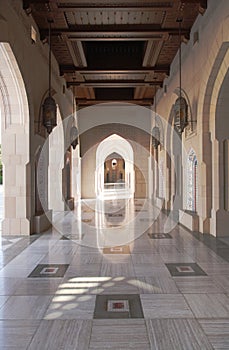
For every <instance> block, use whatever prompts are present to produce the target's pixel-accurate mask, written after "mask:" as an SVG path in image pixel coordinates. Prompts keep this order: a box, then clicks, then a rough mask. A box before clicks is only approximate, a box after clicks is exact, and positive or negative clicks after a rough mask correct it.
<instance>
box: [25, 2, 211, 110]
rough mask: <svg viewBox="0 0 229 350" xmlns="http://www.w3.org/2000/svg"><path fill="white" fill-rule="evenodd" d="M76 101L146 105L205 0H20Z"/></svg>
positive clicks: (203, 7)
mask: <svg viewBox="0 0 229 350" xmlns="http://www.w3.org/2000/svg"><path fill="white" fill-rule="evenodd" d="M22 2H23V8H24V10H25V11H26V12H27V13H28V14H32V16H33V18H34V20H35V21H36V23H37V25H38V28H39V30H40V38H41V40H42V42H43V43H44V44H45V43H46V42H47V40H48V28H49V23H48V22H49V21H50V20H51V21H52V24H51V27H52V32H51V35H52V51H53V53H54V55H55V57H56V59H57V62H58V63H59V67H60V75H63V76H64V77H65V79H66V84H67V87H68V88H72V90H73V92H74V94H75V98H76V102H77V103H78V105H82V106H87V105H92V104H95V103H99V102H103V101H129V102H133V103H136V104H142V105H147V104H148V105H150V104H152V102H153V98H154V95H155V91H156V90H157V89H158V88H160V87H161V86H162V85H163V80H164V78H165V77H166V76H168V75H169V72H170V65H171V62H172V60H173V58H174V57H175V55H176V53H177V50H178V49H179V46H180V38H179V23H178V19H181V20H182V23H181V38H182V40H185V42H187V40H189V36H190V31H191V27H192V25H193V23H194V21H195V19H196V18H197V16H198V15H204V11H205V9H206V8H207V0H182V1H180V0H173V1H163V0H158V1H154V0H148V1H147V0H122V1H120V0H118V1H114V0H92V1H88V0H71V1H68V0H24V1H22Z"/></svg>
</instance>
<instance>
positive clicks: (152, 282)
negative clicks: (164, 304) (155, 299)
mask: <svg viewBox="0 0 229 350" xmlns="http://www.w3.org/2000/svg"><path fill="white" fill-rule="evenodd" d="M132 284H133V285H135V286H137V287H138V288H139V291H140V294H164V293H167V294H174V293H175V294H177V293H179V290H178V288H177V286H176V284H175V282H174V280H173V279H172V278H171V277H169V276H168V277H167V276H160V275H158V276H154V277H137V278H135V279H133V280H132Z"/></svg>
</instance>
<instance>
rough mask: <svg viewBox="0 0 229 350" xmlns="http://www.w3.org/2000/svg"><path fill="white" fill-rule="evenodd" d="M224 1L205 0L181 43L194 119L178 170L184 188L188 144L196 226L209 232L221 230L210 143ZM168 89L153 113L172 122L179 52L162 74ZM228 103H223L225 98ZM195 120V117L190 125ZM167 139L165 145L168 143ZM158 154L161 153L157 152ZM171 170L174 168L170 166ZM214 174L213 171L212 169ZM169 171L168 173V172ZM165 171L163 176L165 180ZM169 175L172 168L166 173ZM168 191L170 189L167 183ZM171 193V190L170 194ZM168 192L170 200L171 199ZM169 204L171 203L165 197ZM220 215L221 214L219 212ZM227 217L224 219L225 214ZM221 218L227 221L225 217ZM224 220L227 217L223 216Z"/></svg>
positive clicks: (222, 58)
mask: <svg viewBox="0 0 229 350" xmlns="http://www.w3.org/2000/svg"><path fill="white" fill-rule="evenodd" d="M228 16H229V2H228V1H227V0H225V1H220V2H216V1H214V0H209V1H208V9H207V11H206V12H205V14H204V16H201V15H199V17H198V18H197V20H196V22H195V24H194V26H193V28H192V31H191V36H190V40H189V42H188V43H187V44H184V43H183V44H182V94H183V96H184V97H185V98H186V100H187V102H188V104H189V112H190V118H192V120H193V121H194V123H193V126H196V131H195V132H193V133H191V134H189V135H187V132H184V133H183V135H182V157H183V164H182V171H183V183H182V185H183V186H182V187H183V189H185V181H186V176H185V175H186V168H185V166H186V155H187V154H188V152H189V151H190V149H193V150H194V151H195V153H196V155H197V160H198V174H197V175H198V201H197V202H198V208H197V214H198V216H199V230H200V231H201V232H206V233H209V232H210V233H212V234H214V235H217V234H219V235H225V234H226V233H222V232H221V233H220V232H217V229H216V227H217V223H216V220H217V219H216V214H215V213H216V211H217V204H216V203H215V204H214V202H216V199H214V198H216V197H217V198H218V197H219V190H218V189H219V187H220V184H219V179H218V176H216V173H218V171H219V170H218V169H219V165H218V164H217V162H218V161H217V159H218V154H219V153H218V152H219V151H217V149H218V146H217V145H216V144H215V143H216V142H215V120H216V118H217V115H216V111H215V109H216V104H217V98H218V94H219V89H220V87H221V85H222V82H223V79H224V77H225V74H226V72H227V69H228V58H227V56H228V47H229V45H228V44H229V31H228V27H229V25H228V21H229V20H228V18H229V17H228ZM196 32H198V35H199V40H198V41H197V42H195V43H194V34H195V33H196ZM165 84H166V85H167V94H166V96H164V95H163V91H162V90H161V91H160V92H159V93H158V106H157V108H158V113H159V114H160V115H161V116H162V117H163V118H164V119H165V120H166V121H168V120H169V119H170V122H171V123H172V124H173V119H172V118H171V111H172V108H173V105H174V103H175V100H176V98H177V92H178V87H179V75H178V55H177V56H176V57H175V60H174V62H173V64H172V66H171V73H170V76H169V78H167V79H166V81H165ZM227 105H228V104H227ZM195 121H197V123H196V125H195ZM169 129H170V128H167V129H166V130H165V138H166V135H168V137H167V140H166V142H167V148H170V150H169V151H171V153H172V156H170V158H171V161H173V150H172V148H173V146H172V137H171V132H170V131H169ZM168 145H169V147H168ZM159 157H160V155H159ZM173 172H174V171H173ZM214 174H215V175H214ZM168 175H169V173H168ZM168 175H167V182H168ZM170 176H172V177H174V174H173V173H172V174H170ZM170 191H171V192H173V189H171V188H170ZM171 198H172V194H171ZM171 198H170V201H171ZM170 204H171V206H172V203H170ZM182 209H185V193H183V208H182ZM224 220H226V219H225V215H224ZM227 220H228V219H227ZM227 220H226V221H225V222H228V221H227ZM228 223H229V222H228Z"/></svg>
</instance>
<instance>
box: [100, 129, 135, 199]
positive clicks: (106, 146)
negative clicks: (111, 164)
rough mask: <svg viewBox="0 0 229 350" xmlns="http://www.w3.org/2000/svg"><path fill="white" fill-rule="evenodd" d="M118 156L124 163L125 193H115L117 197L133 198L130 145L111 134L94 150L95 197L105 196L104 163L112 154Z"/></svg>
mask: <svg viewBox="0 0 229 350" xmlns="http://www.w3.org/2000/svg"><path fill="white" fill-rule="evenodd" d="M112 153H117V154H119V155H120V156H121V157H122V158H123V159H124V161H125V193H124V192H123V193H121V192H120V191H116V195H117V196H125V197H133V196H134V192H135V179H134V152H133V148H132V146H131V145H130V143H129V142H128V141H127V140H125V139H124V138H122V137H121V136H118V135H117V134H113V135H111V136H109V137H107V138H106V139H105V140H103V141H102V142H101V143H100V144H99V146H98V147H97V150H96V176H95V178H96V184H95V185H96V186H95V187H96V196H97V197H99V198H103V197H104V195H106V190H105V189H104V162H105V160H106V158H107V157H108V156H109V155H110V154H112Z"/></svg>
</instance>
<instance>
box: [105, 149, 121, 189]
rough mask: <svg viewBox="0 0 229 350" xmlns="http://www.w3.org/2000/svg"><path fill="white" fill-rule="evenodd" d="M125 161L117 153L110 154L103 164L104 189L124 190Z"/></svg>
mask: <svg viewBox="0 0 229 350" xmlns="http://www.w3.org/2000/svg"><path fill="white" fill-rule="evenodd" d="M125 186H126V183H125V160H124V159H123V158H122V156H120V154H118V153H115V152H113V153H111V154H110V155H109V156H108V157H107V158H106V159H105V163H104V189H111V188H125Z"/></svg>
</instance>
